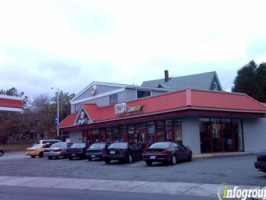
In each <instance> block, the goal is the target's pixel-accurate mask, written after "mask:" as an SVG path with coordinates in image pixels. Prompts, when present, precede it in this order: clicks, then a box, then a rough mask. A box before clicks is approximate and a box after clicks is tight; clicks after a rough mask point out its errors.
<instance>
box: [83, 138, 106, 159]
mask: <svg viewBox="0 0 266 200" xmlns="http://www.w3.org/2000/svg"><path fill="white" fill-rule="evenodd" d="M109 145H110V143H108V142H97V143H94V144H92V145H90V147H89V148H88V149H87V151H86V158H87V159H88V161H91V160H92V159H94V158H98V159H102V156H103V153H104V151H106V150H107V148H108V146H109Z"/></svg>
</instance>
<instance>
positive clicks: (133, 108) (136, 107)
mask: <svg viewBox="0 0 266 200" xmlns="http://www.w3.org/2000/svg"><path fill="white" fill-rule="evenodd" d="M142 108H143V105H138V106H131V107H129V108H128V112H129V113H130V112H137V111H142Z"/></svg>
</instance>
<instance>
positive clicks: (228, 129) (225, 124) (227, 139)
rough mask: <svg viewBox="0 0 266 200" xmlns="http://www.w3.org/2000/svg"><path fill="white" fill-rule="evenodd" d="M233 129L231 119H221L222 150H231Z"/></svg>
mask: <svg viewBox="0 0 266 200" xmlns="http://www.w3.org/2000/svg"><path fill="white" fill-rule="evenodd" d="M232 133H233V130H232V123H231V119H222V134H223V140H224V151H225V152H231V151H233V137H232V136H233V135H232Z"/></svg>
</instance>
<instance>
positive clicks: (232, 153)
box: [192, 152, 256, 158]
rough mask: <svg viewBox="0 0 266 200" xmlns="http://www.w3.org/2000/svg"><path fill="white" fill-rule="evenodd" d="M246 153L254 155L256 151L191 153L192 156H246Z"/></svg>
mask: <svg viewBox="0 0 266 200" xmlns="http://www.w3.org/2000/svg"><path fill="white" fill-rule="evenodd" d="M247 155H256V152H230V153H207V154H197V155H192V158H212V157H233V156H247Z"/></svg>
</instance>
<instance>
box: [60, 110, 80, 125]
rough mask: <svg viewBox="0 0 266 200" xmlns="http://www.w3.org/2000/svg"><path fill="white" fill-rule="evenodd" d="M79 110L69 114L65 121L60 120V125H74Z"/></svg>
mask: <svg viewBox="0 0 266 200" xmlns="http://www.w3.org/2000/svg"><path fill="white" fill-rule="evenodd" d="M77 114H78V113H77V112H75V113H72V114H70V115H68V116H67V117H66V118H65V119H64V120H63V121H61V122H60V124H59V125H58V127H59V128H60V127H67V126H72V125H73V124H74V123H75V119H76V117H77Z"/></svg>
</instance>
